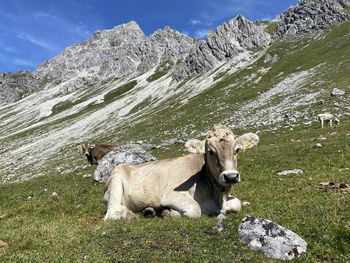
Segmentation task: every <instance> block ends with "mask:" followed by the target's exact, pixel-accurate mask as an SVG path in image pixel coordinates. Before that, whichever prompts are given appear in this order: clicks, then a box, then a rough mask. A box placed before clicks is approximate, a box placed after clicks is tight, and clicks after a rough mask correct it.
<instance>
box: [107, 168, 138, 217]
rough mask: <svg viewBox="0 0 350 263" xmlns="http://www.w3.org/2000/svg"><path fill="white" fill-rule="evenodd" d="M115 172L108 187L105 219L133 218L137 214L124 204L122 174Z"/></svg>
mask: <svg viewBox="0 0 350 263" xmlns="http://www.w3.org/2000/svg"><path fill="white" fill-rule="evenodd" d="M113 173H114V172H113ZM113 173H112V176H111V178H110V181H109V182H108V189H107V192H106V194H105V198H104V199H105V200H106V201H107V213H106V215H105V217H104V220H109V219H110V220H132V219H134V218H135V217H136V215H135V214H134V213H133V212H131V211H130V210H129V209H128V208H127V207H126V206H125V205H122V198H123V182H122V174H115V175H114V176H113Z"/></svg>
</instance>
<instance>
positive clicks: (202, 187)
mask: <svg viewBox="0 0 350 263" xmlns="http://www.w3.org/2000/svg"><path fill="white" fill-rule="evenodd" d="M258 142H259V137H258V136H257V135H256V134H253V133H247V134H244V135H242V136H240V137H238V138H237V137H236V136H235V135H234V134H233V133H232V132H231V130H229V129H228V128H226V127H225V126H223V125H216V126H214V129H213V130H212V132H211V133H210V134H209V135H208V136H207V138H206V140H205V153H203V154H189V155H185V156H182V157H178V158H172V159H166V160H160V161H154V162H149V163H145V164H141V165H134V166H128V165H125V164H122V165H118V166H117V167H116V168H115V169H114V170H113V172H112V174H111V176H110V178H109V180H108V181H107V191H106V193H105V197H104V198H105V201H106V202H107V213H106V215H105V217H104V219H105V220H107V219H114V220H118V219H119V220H120V219H122V220H130V219H133V218H135V216H136V215H135V213H139V212H142V211H143V210H144V209H145V208H148V207H151V208H154V209H155V210H157V211H159V210H162V209H165V210H166V211H170V214H171V215H172V216H185V217H199V216H201V214H209V215H217V214H225V213H226V212H238V211H240V209H241V202H240V200H239V199H237V198H234V197H229V193H230V191H231V188H232V185H233V184H235V183H238V182H240V174H239V172H238V171H237V154H238V152H239V150H244V149H248V148H250V147H252V146H254V145H256V144H257V143H258Z"/></svg>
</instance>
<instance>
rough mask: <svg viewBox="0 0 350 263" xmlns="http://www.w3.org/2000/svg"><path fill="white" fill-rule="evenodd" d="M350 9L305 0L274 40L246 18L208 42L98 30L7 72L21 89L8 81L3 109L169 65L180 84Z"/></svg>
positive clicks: (333, 1)
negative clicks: (41, 94) (50, 92)
mask: <svg viewBox="0 0 350 263" xmlns="http://www.w3.org/2000/svg"><path fill="white" fill-rule="evenodd" d="M348 6H350V0H321V1H315V0H300V2H299V3H298V4H297V5H296V6H293V7H291V8H289V9H288V10H287V11H285V12H284V13H283V14H282V15H281V16H280V19H279V22H278V24H277V26H276V29H275V30H274V32H272V33H273V36H274V37H273V40H272V39H271V36H270V34H269V33H268V32H266V30H265V28H264V27H263V26H262V25H261V24H259V23H255V22H252V21H249V20H248V19H246V18H244V17H243V16H241V15H239V16H237V17H236V18H234V19H231V20H230V21H227V22H225V23H224V24H222V25H220V26H219V27H218V28H217V29H216V31H215V32H213V31H209V32H208V35H207V38H206V39H205V40H196V39H191V38H190V37H188V36H186V35H184V34H182V33H180V32H177V31H176V30H173V29H171V28H169V27H166V28H164V29H162V30H157V31H156V32H154V33H153V34H152V35H150V36H145V34H144V33H143V32H142V30H141V28H140V27H139V26H138V24H137V23H136V22H134V21H131V22H129V23H127V24H122V25H119V26H116V27H114V28H112V29H110V30H101V31H97V32H95V33H94V35H93V37H92V38H91V39H87V40H85V41H83V42H82V43H79V44H76V45H74V46H71V47H68V48H67V49H66V50H64V52H62V53H61V54H59V55H58V56H57V57H55V58H53V59H51V60H48V61H46V62H44V63H43V64H42V65H40V66H39V67H38V69H37V70H36V71H35V72H33V73H30V72H26V73H16V74H14V75H12V74H7V79H13V80H14V81H18V83H20V85H15V83H14V82H11V81H2V82H1V83H0V105H6V104H8V103H11V102H14V101H17V100H19V99H20V98H22V97H23V96H26V95H28V94H31V93H32V92H34V91H36V90H42V89H44V88H50V87H55V86H57V85H59V84H61V83H66V84H64V85H62V86H61V91H62V92H63V93H69V92H73V91H75V90H77V89H80V88H83V89H84V88H85V87H86V86H87V85H95V84H97V83H101V82H104V81H106V80H108V79H117V78H118V79H120V78H124V77H126V76H128V77H137V76H140V75H141V74H144V73H146V72H148V71H150V70H151V69H153V68H160V67H161V66H164V65H165V64H167V71H170V72H171V74H172V77H173V79H174V80H176V81H179V82H180V81H182V80H183V79H186V78H190V77H194V76H196V75H198V74H202V73H205V72H208V70H210V69H212V68H214V67H215V65H218V64H220V63H222V62H224V61H229V60H231V59H233V58H235V57H237V56H238V55H239V54H241V53H243V52H245V51H248V50H252V49H255V48H266V47H267V46H268V45H269V44H271V43H272V42H273V41H277V40H279V39H281V38H285V37H293V36H297V35H310V34H312V33H315V32H319V31H320V30H324V29H326V28H328V27H329V26H331V25H334V24H337V23H339V22H341V21H345V20H347V19H348V18H349V17H350V15H349V14H348V13H346V12H345V11H344V10H345V9H344V8H346V7H348ZM68 80H70V81H68ZM67 81H68V82H67ZM16 87H17V88H16ZM20 87H23V89H22V88H20Z"/></svg>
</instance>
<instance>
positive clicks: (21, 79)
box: [0, 71, 45, 106]
mask: <svg viewBox="0 0 350 263" xmlns="http://www.w3.org/2000/svg"><path fill="white" fill-rule="evenodd" d="M43 81H45V80H40V79H39V78H37V77H36V76H34V75H33V74H32V73H31V72H30V71H19V72H17V73H0V106H2V105H6V104H9V103H11V102H14V101H17V100H20V99H21V98H23V97H25V96H27V95H29V94H31V93H33V92H35V91H38V90H40V89H41V86H40V84H41V83H42V82H43Z"/></svg>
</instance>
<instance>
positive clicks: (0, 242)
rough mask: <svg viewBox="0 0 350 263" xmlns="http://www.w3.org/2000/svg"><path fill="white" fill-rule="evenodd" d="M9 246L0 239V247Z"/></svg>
mask: <svg viewBox="0 0 350 263" xmlns="http://www.w3.org/2000/svg"><path fill="white" fill-rule="evenodd" d="M5 247H7V243H6V242H5V241H2V240H0V249H2V248H5Z"/></svg>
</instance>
